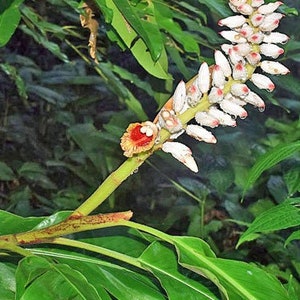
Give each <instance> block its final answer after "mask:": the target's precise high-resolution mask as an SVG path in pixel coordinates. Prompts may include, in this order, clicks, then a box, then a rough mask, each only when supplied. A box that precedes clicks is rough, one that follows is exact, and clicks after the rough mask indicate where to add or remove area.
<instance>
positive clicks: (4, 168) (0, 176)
mask: <svg viewBox="0 0 300 300" xmlns="http://www.w3.org/2000/svg"><path fill="white" fill-rule="evenodd" d="M15 177H16V176H15V174H14V171H13V170H12V169H11V168H10V167H9V166H8V165H7V164H6V163H5V162H3V161H0V180H13V179H14V178H15Z"/></svg>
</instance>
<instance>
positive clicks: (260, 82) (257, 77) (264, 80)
mask: <svg viewBox="0 0 300 300" xmlns="http://www.w3.org/2000/svg"><path fill="white" fill-rule="evenodd" d="M251 81H252V82H253V83H254V84H255V85H256V86H257V87H258V88H259V89H266V90H268V91H269V92H272V91H273V90H274V89H275V84H274V83H273V82H272V81H271V79H270V78H269V77H267V76H265V75H262V74H258V73H253V74H252V77H251Z"/></svg>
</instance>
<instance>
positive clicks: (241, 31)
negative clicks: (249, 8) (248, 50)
mask: <svg viewBox="0 0 300 300" xmlns="http://www.w3.org/2000/svg"><path fill="white" fill-rule="evenodd" d="M237 31H238V33H239V34H240V35H241V36H243V37H245V38H247V37H249V36H250V35H252V34H253V28H252V27H251V26H249V25H248V24H245V25H244V26H243V27H242V28H241V29H239V30H237Z"/></svg>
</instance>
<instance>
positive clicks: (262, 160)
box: [243, 141, 300, 195]
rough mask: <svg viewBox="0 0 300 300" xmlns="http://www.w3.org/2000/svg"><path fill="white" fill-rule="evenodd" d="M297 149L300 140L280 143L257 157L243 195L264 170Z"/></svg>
mask: <svg viewBox="0 0 300 300" xmlns="http://www.w3.org/2000/svg"><path fill="white" fill-rule="evenodd" d="M299 150H300V142H299V141H297V142H294V143H288V144H280V145H278V146H276V147H274V148H273V149H272V150H271V151H269V152H267V153H265V154H264V155H262V156H261V157H259V158H258V160H257V161H256V163H255V164H254V166H253V167H252V169H251V170H250V172H249V175H248V179H247V182H246V184H245V186H244V190H243V195H244V194H245V192H246V191H247V190H248V189H249V188H250V187H251V186H252V185H253V184H254V183H255V181H256V180H257V179H258V178H259V176H260V175H261V174H262V173H263V172H264V171H265V170H268V169H270V168H271V167H273V166H275V165H276V164H278V163H279V162H281V161H283V160H284V159H286V158H288V157H290V156H291V155H293V154H294V153H295V152H297V151H299Z"/></svg>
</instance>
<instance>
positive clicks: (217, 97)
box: [208, 86, 224, 103]
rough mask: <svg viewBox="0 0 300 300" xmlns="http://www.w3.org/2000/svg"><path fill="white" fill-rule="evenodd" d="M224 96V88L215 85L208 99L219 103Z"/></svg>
mask: <svg viewBox="0 0 300 300" xmlns="http://www.w3.org/2000/svg"><path fill="white" fill-rule="evenodd" d="M223 97H224V94H223V90H222V89H221V88H218V87H215V86H213V87H212V88H211V90H210V93H209V95H208V101H209V102H210V103H217V102H220V101H222V99H223Z"/></svg>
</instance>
